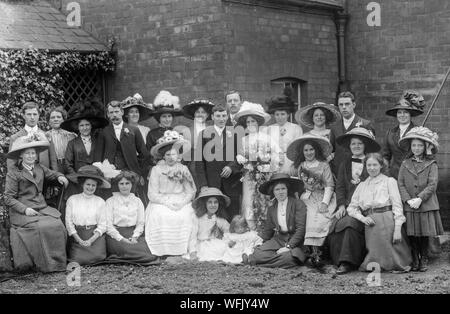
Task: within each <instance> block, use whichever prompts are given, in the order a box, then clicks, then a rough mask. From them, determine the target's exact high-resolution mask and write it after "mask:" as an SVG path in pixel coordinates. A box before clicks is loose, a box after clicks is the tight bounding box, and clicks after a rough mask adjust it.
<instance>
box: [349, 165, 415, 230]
mask: <svg viewBox="0 0 450 314" xmlns="http://www.w3.org/2000/svg"><path fill="white" fill-rule="evenodd" d="M389 205H392V212H393V214H394V220H395V225H398V226H401V225H402V224H403V223H404V222H405V221H406V218H405V216H404V215H403V205H402V201H401V198H400V192H399V190H398V185H397V181H396V180H395V179H394V178H390V177H387V176H385V175H384V174H379V175H378V176H376V177H375V178H372V177H369V178H367V179H366V180H365V181H363V182H361V183H360V184H359V185H358V186H357V187H356V189H355V192H354V193H353V197H352V201H351V203H350V205H348V207H347V212H348V214H349V215H350V216H351V217H353V218H356V219H358V220H360V221H362V219H363V218H364V216H363V215H362V212H365V211H367V210H368V209H371V208H380V207H385V206H389Z"/></svg>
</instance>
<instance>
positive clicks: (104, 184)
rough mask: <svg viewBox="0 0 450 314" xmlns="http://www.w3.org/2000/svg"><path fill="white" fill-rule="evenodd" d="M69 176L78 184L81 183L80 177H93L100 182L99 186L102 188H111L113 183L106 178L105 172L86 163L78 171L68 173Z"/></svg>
mask: <svg viewBox="0 0 450 314" xmlns="http://www.w3.org/2000/svg"><path fill="white" fill-rule="evenodd" d="M67 178H68V179H69V180H70V181H72V182H73V183H76V184H79V183H80V179H82V178H88V179H93V180H96V181H97V182H99V183H100V184H99V186H98V187H99V188H101V189H109V188H111V184H110V183H109V182H108V181H107V180H106V179H105V178H104V176H103V172H102V171H101V170H100V169H99V168H97V167H96V166H93V165H86V166H83V167H80V169H78V171H77V172H76V173H74V174H69V175H67Z"/></svg>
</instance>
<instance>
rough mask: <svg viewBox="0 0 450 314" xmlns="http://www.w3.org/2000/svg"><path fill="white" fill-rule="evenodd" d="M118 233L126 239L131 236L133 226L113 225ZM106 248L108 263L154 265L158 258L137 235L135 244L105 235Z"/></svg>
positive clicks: (142, 238)
mask: <svg viewBox="0 0 450 314" xmlns="http://www.w3.org/2000/svg"><path fill="white" fill-rule="evenodd" d="M115 228H116V230H117V231H119V233H120V235H121V236H123V237H124V238H126V239H128V238H131V237H132V236H133V232H134V229H135V227H134V226H133V227H115ZM106 250H107V252H108V257H107V258H106V260H105V261H106V262H108V263H130V264H137V265H142V266H148V265H154V264H157V263H155V260H156V259H157V258H158V257H157V256H155V255H153V254H152V253H151V252H150V249H149V248H148V246H147V243H146V242H145V239H144V237H139V239H138V242H137V243H136V244H128V243H124V242H122V241H117V240H115V239H113V238H111V237H110V236H109V235H107V236H106Z"/></svg>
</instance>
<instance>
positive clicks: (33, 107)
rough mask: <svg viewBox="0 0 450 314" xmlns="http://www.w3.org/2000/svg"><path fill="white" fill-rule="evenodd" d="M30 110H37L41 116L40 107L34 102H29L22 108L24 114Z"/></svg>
mask: <svg viewBox="0 0 450 314" xmlns="http://www.w3.org/2000/svg"><path fill="white" fill-rule="evenodd" d="M28 109H37V111H38V113H39V114H40V110H39V105H38V104H37V103H35V102H34V101H28V102H26V103H24V104H23V106H22V113H25V110H28Z"/></svg>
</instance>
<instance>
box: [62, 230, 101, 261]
mask: <svg viewBox="0 0 450 314" xmlns="http://www.w3.org/2000/svg"><path fill="white" fill-rule="evenodd" d="M96 228H97V227H96V226H93V227H91V228H89V229H86V227H80V226H76V227H75V229H76V230H77V233H78V236H79V237H80V238H81V239H82V240H84V241H86V240H89V239H90V238H91V237H92V236H93V235H94V231H95V229H96ZM69 242H70V243H69V250H68V259H69V262H76V263H78V264H80V265H94V264H98V263H100V262H103V261H104V260H105V258H106V239H105V235H104V234H103V235H102V236H101V237H99V238H98V239H97V240H95V242H94V243H92V245H91V246H88V247H86V246H82V245H80V244H79V243H78V242H76V241H75V240H74V239H73V238H71V240H70V241H69Z"/></svg>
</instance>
